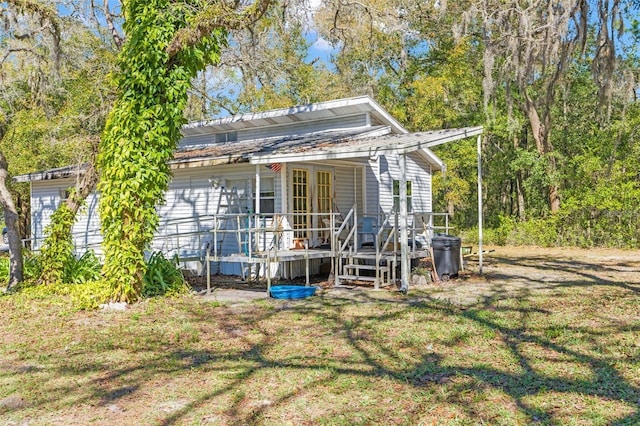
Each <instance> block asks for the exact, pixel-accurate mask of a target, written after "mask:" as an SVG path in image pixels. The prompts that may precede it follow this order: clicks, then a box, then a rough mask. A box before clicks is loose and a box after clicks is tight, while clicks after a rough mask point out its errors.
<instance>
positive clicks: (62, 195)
mask: <svg viewBox="0 0 640 426" xmlns="http://www.w3.org/2000/svg"><path fill="white" fill-rule="evenodd" d="M71 189H72V188H66V189H62V188H60V191H59V193H60V200H62V201H66V200H67V198H69V196H70V195H71Z"/></svg>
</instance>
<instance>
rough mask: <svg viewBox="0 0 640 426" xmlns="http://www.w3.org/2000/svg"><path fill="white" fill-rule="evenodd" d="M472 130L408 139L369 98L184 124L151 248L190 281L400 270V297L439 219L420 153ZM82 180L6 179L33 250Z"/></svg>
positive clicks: (385, 279) (92, 206)
mask: <svg viewBox="0 0 640 426" xmlns="http://www.w3.org/2000/svg"><path fill="white" fill-rule="evenodd" d="M481 132H482V128H481V127H469V128H461V129H448V130H439V131H428V132H420V133H409V132H408V131H407V130H406V129H405V128H404V127H402V125H400V124H399V123H398V122H397V121H396V120H395V119H394V118H393V117H391V116H390V115H389V114H388V113H387V112H386V111H385V110H384V109H382V108H381V107H380V106H379V105H378V104H377V103H376V102H374V101H373V100H372V99H370V98H369V97H366V96H364V97H355V98H348V99H339V100H334V101H328V102H320V103H316V104H310V105H304V106H297V107H292V108H285V109H277V110H272V111H266V112H259V113H250V114H242V115H237V116H232V117H227V118H222V119H216V120H211V121H203V122H196V123H190V124H187V125H185V126H184V127H183V129H182V134H183V138H182V140H181V142H180V145H179V148H178V149H177V151H176V153H175V156H174V159H173V161H172V164H171V166H172V171H173V180H172V182H171V184H170V188H169V190H168V192H167V194H166V197H165V202H164V203H163V204H162V205H159V206H158V214H159V216H160V227H159V229H158V233H157V235H156V238H155V240H154V242H153V244H152V247H151V250H152V251H155V250H162V251H164V252H165V254H167V255H174V254H177V255H178V256H179V257H180V258H181V259H182V260H184V261H185V262H187V263H186V265H187V267H189V268H190V269H192V270H194V271H195V272H198V273H202V272H205V271H206V270H208V269H207V268H212V269H210V271H211V272H214V273H215V272H219V273H222V274H237V275H239V274H242V275H243V276H244V275H245V274H249V275H248V276H249V277H250V276H251V273H250V272H249V271H248V269H250V268H249V267H250V266H251V265H260V266H261V267H262V272H261V273H260V275H263V276H264V275H266V276H268V277H271V276H274V275H278V276H283V277H294V276H300V275H304V274H307V275H308V274H309V273H314V272H318V271H319V270H320V269H321V268H323V266H322V265H323V264H331V265H332V266H331V267H332V268H333V270H334V271H335V273H336V278H338V279H341V280H343V281H344V280H346V279H356V278H359V276H361V275H362V271H363V270H367V269H375V277H372V278H363V279H371V280H372V281H374V283H375V286H376V287H377V286H378V285H380V284H385V283H389V282H391V281H392V280H393V279H395V271H396V265H402V273H401V277H402V284H403V286H404V287H405V289H406V282H407V275H408V263H409V262H408V260H409V259H410V258H412V257H419V256H424V255H425V254H426V253H428V252H425V250H424V249H425V248H426V247H427V246H428V244H429V235H428V234H429V232H430V230H432V229H433V228H434V227H435V226H436V223H435V222H434V220H437V218H438V216H437V214H436V213H434V212H433V208H432V191H431V178H432V175H433V173H434V172H436V171H439V170H443V169H444V164H443V163H442V161H441V160H440V159H439V158H438V157H437V156H436V155H435V154H434V153H433V152H432V151H431V150H430V149H429V147H432V146H435V145H438V144H441V143H446V142H450V141H454V140H459V139H463V138H467V137H471V136H476V135H479V134H480V133H481ZM79 173H81V169H79V168H77V167H67V168H61V169H55V170H49V171H45V172H38V173H31V174H27V175H22V176H17V177H15V178H14V179H15V180H16V181H18V182H31V239H32V245H33V248H34V249H38V248H39V246H40V245H41V243H42V240H43V231H44V229H45V227H46V226H47V224H48V223H49V221H50V217H51V214H52V213H53V211H54V210H55V208H56V207H57V206H58V205H59V204H60V203H61V201H62V200H63V199H64V196H65V193H66V191H67V190H68V189H69V187H72V186H73V185H74V183H75V179H76V178H77V176H78V174H79ZM405 182H406V184H405ZM97 204H98V195H96V194H93V195H91V196H90V197H89V198H88V199H87V208H86V209H85V211H84V213H83V214H82V215H80V217H79V219H78V222H77V223H76V225H75V226H74V228H73V232H74V240H75V244H76V250H77V252H78V254H81V253H82V252H84V251H86V250H87V249H94V250H95V251H96V252H97V253H100V241H101V236H100V232H99V218H98V213H97ZM434 217H435V219H434ZM362 250H368V251H369V255H368V257H367V256H365V255H361V254H362V253H361V252H362ZM358 256H360V257H358ZM358 259H360V260H358ZM367 259H368V260H367ZM402 259H405V260H407V262H402V261H401V260H402ZM368 263H369V264H370V263H373V265H374V266H373V267H371V266H370V265H367V264H368ZM405 265H407V266H405ZM256 269H258V268H256ZM265 271H269V273H268V274H265V273H264V272H265ZM253 273H254V274H256V271H255V270H254V272H253ZM337 282H339V281H338V280H337Z"/></svg>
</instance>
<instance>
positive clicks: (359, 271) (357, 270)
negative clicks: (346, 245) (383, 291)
mask: <svg viewBox="0 0 640 426" xmlns="http://www.w3.org/2000/svg"><path fill="white" fill-rule="evenodd" d="M344 259H345V260H346V261H347V262H346V263H344V264H342V265H341V267H342V268H341V270H342V274H339V275H338V276H336V286H340V283H341V282H342V281H368V282H372V283H373V284H374V286H375V288H376V289H378V288H379V287H383V286H386V285H389V278H390V277H389V276H390V272H391V268H390V267H389V266H388V264H387V263H386V262H385V263H384V264H381V265H376V264H371V263H364V262H363V263H361V262H362V261H372V260H373V261H374V263H375V259H376V255H375V253H350V254H348V255H347V256H345V257H344ZM381 263H382V262H381ZM364 271H367V272H368V273H367V274H366V275H364V274H363V273H364ZM371 271H377V275H378V277H377V278H376V276H375V275H373V276H372V275H371V273H370V272H371Z"/></svg>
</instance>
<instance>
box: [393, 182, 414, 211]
mask: <svg viewBox="0 0 640 426" xmlns="http://www.w3.org/2000/svg"><path fill="white" fill-rule="evenodd" d="M411 197H412V190H411V181H410V180H408V181H407V212H410V211H412V209H411V205H412V203H411ZM399 205H400V181H399V180H394V181H393V209H394V210H397V209H398V206H399Z"/></svg>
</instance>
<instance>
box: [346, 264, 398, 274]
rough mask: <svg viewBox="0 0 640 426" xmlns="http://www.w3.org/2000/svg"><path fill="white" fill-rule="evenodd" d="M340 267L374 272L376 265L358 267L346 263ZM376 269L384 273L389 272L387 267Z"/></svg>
mask: <svg viewBox="0 0 640 426" xmlns="http://www.w3.org/2000/svg"><path fill="white" fill-rule="evenodd" d="M342 267H343V268H345V269H363V270H367V271H375V270H376V265H358V264H356V263H346V264H344V265H342ZM378 268H379V269H380V271H385V272H386V271H388V270H389V268H388V267H387V266H378Z"/></svg>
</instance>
